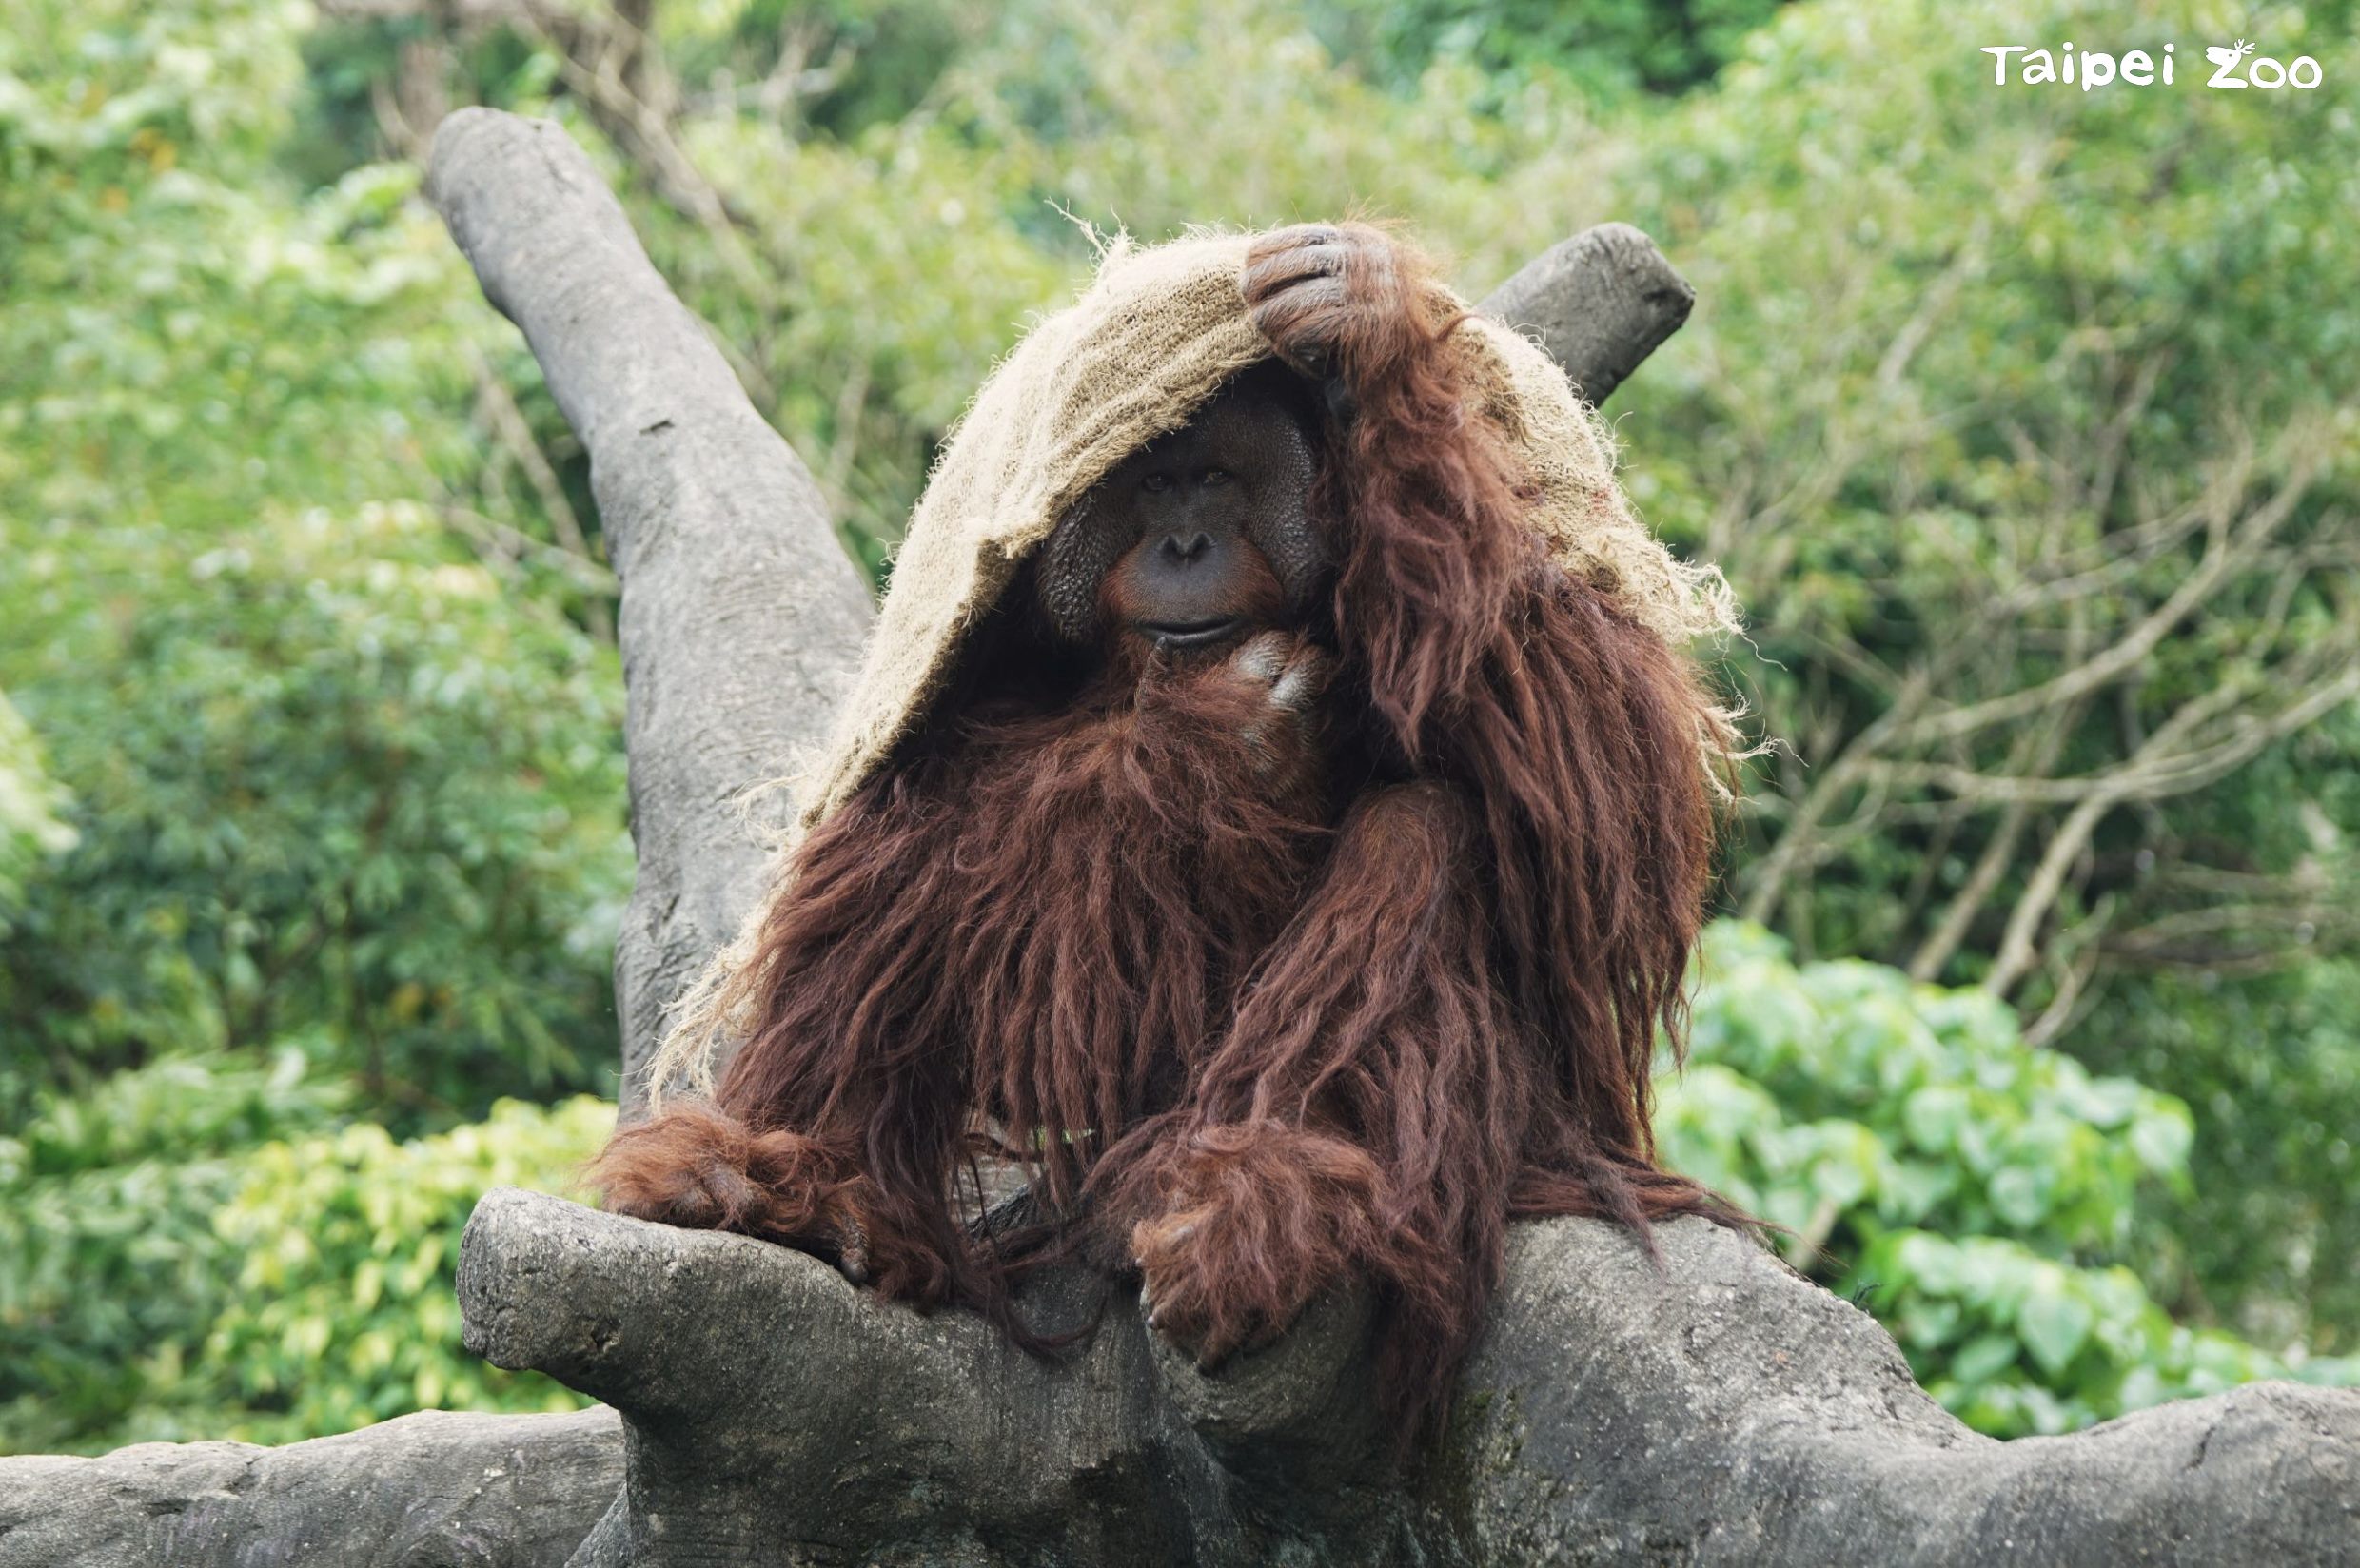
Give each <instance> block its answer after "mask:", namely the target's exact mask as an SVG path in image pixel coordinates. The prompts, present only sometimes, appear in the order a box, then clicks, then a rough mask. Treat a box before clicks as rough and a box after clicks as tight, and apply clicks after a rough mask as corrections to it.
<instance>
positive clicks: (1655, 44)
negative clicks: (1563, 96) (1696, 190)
mask: <svg viewBox="0 0 2360 1568" xmlns="http://www.w3.org/2000/svg"><path fill="white" fill-rule="evenodd" d="M1784 3H1785V0H1679V3H1677V4H1672V3H1666V0H1603V3H1594V4H1587V5H1579V6H1567V5H1563V4H1558V3H1556V0H1408V3H1406V4H1401V3H1397V0H1384V3H1378V0H1342V3H1340V4H1338V5H1337V6H1336V8H1335V9H1336V10H1337V12H1338V16H1337V18H1336V23H1335V25H1334V26H1332V27H1331V29H1328V30H1329V31H1330V32H1331V34H1332V35H1334V36H1335V37H1336V39H1337V42H1338V43H1339V44H1340V46H1341V52H1342V54H1343V56H1344V57H1345V58H1347V59H1352V58H1355V57H1356V56H1358V55H1360V54H1362V53H1364V52H1365V53H1366V54H1367V56H1368V57H1369V58H1370V60H1371V62H1372V63H1373V64H1374V66H1375V67H1376V69H1377V72H1378V74H1379V76H1380V77H1381V78H1383V79H1387V80H1390V81H1394V82H1409V81H1414V80H1415V79H1416V78H1417V77H1418V75H1419V74H1420V73H1421V72H1422V71H1424V70H1425V69H1426V68H1427V67H1428V66H1429V65H1430V64H1431V63H1432V62H1433V61H1435V60H1436V59H1438V58H1439V59H1446V60H1455V61H1463V62H1465V63H1466V64H1468V65H1471V66H1473V67H1475V68H1476V69H1478V70H1480V71H1481V72H1482V73H1483V76H1484V79H1485V81H1486V83H1488V84H1490V91H1491V92H1492V93H1493V94H1497V95H1500V96H1506V95H1507V94H1509V93H1512V92H1514V91H1515V90H1517V89H1518V88H1523V87H1524V86H1525V85H1527V84H1528V83H1530V82H1531V81H1532V80H1533V79H1534V78H1536V77H1538V78H1541V79H1543V80H1550V79H1562V80H1564V81H1566V82H1568V83H1570V84H1572V85H1574V86H1576V87H1578V88H1583V89H1587V90H1589V91H1593V92H1599V93H1605V94H1623V93H1627V92H1629V91H1631V90H1632V89H1633V88H1644V89H1646V90H1648V91H1651V92H1680V91H1683V90H1685V89H1687V88H1693V87H1696V86H1698V85H1699V84H1701V83H1703V82H1706V81H1709V80H1711V78H1712V76H1713V74H1714V73H1715V72H1716V71H1718V70H1720V69H1721V67H1722V66H1724V65H1726V64H1727V63H1728V62H1729V60H1730V59H1731V58H1732V57H1734V56H1735V55H1736V54H1737V52H1738V50H1739V49H1740V47H1741V45H1742V44H1743V43H1744V41H1745V37H1746V35H1747V34H1748V33H1749V32H1751V31H1752V30H1753V29H1755V28H1758V27H1760V25H1761V24H1762V23H1764V22H1766V21H1768V20H1769V19H1770V17H1771V15H1772V13H1773V12H1775V11H1776V10H1778V9H1779V7H1780V5H1782V4H1784ZM1355 46H1357V47H1355Z"/></svg>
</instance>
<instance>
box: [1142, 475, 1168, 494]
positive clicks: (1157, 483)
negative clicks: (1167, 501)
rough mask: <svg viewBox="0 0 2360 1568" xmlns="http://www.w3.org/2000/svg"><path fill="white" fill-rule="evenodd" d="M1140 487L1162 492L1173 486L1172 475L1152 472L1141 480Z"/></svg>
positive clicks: (1153, 491)
mask: <svg viewBox="0 0 2360 1568" xmlns="http://www.w3.org/2000/svg"><path fill="white" fill-rule="evenodd" d="M1139 488H1140V489H1142V490H1146V491H1150V492H1151V493H1158V494H1160V493H1161V492H1163V491H1166V490H1169V489H1170V488H1171V476H1170V474H1150V475H1149V476H1148V477H1147V478H1145V479H1143V480H1140V481H1139Z"/></svg>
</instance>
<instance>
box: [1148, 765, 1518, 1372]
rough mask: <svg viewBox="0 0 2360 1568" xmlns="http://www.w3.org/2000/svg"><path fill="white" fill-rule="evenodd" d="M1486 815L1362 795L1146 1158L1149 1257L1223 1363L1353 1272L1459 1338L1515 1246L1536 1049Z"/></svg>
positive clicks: (1398, 793)
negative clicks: (1529, 1043) (1531, 1055)
mask: <svg viewBox="0 0 2360 1568" xmlns="http://www.w3.org/2000/svg"><path fill="white" fill-rule="evenodd" d="M1472 833H1473V830H1472V826H1471V824H1470V823H1469V821H1468V820H1467V812H1466V808H1465V805H1464V804H1463V803H1462V802H1460V801H1459V800H1458V799H1456V798H1455V797H1453V796H1452V795H1451V794H1449V793H1448V792H1447V791H1446V790H1444V789H1443V788H1441V787H1439V786H1434V785H1425V784H1413V785H1401V786H1394V787H1391V788H1387V789H1385V790H1382V791H1379V792H1377V793H1375V794H1370V795H1368V796H1366V797H1364V798H1363V799H1362V800H1361V801H1360V802H1358V803H1357V804H1356V805H1355V806H1354V807H1353V809H1352V811H1351V813H1350V814H1349V815H1348V816H1347V819H1346V822H1345V825H1344V827H1343V829H1342V831H1341V833H1340V834H1339V837H1338V841H1337V843H1336V846H1335V849H1334V852H1333V853H1332V855H1331V856H1330V859H1329V862H1328V867H1327V869H1326V872H1325V873H1324V875H1323V877H1322V879H1321V881H1320V884H1319V885H1318V887H1317V888H1316V889H1315V890H1314V892H1313V893H1312V895H1311V896H1310V898H1309V899H1308V901H1307V902H1306V904H1305V906H1304V908H1303V910H1302V911H1301V912H1300V913H1299V914H1298V915H1297V917H1296V918H1295V920H1294V921H1293V922H1292V924H1290V925H1289V927H1288V931H1286V933H1285V934H1284V935H1283V936H1282V937H1281V939H1280V941H1279V942H1278V944H1277V945H1276V946H1275V947H1274V948H1273V949H1272V950H1271V951H1270V953H1269V955H1268V957H1267V958H1266V959H1265V961H1264V962H1263V964H1262V965H1261V966H1260V968H1259V969H1258V970H1257V971H1256V974H1255V976H1254V978H1253V980H1252V982H1251V983H1250V985H1249V990H1248V991H1247V993H1246V995H1245V997H1244V999H1243V1001H1242V1002H1241V1004H1240V1007H1239V1009H1238V1012H1237V1016H1236V1021H1235V1024H1234V1027H1233V1029H1232V1030H1231V1032H1230V1034H1229V1038H1228V1039H1227V1040H1226V1041H1225V1042H1223V1044H1222V1045H1221V1047H1220V1049H1218V1050H1217V1051H1216V1052H1215V1053H1214V1055H1213V1057H1212V1059H1211V1060H1210V1062H1209V1063H1208V1064H1207V1065H1206V1067H1205V1069H1204V1071H1203V1073H1202V1074H1201V1075H1200V1078H1199V1081H1198V1084H1197V1086H1196V1090H1195V1096H1194V1100H1193V1104H1192V1107H1191V1108H1190V1114H1188V1115H1186V1116H1184V1117H1180V1118H1176V1119H1175V1122H1174V1125H1173V1126H1172V1127H1171V1128H1170V1131H1169V1132H1168V1133H1167V1135H1166V1136H1165V1137H1164V1138H1163V1139H1162V1140H1161V1142H1160V1144H1159V1147H1157V1148H1156V1149H1155V1150H1153V1151H1152V1152H1151V1153H1150V1154H1149V1155H1147V1156H1146V1157H1145V1158H1144V1160H1143V1162H1142V1164H1143V1167H1144V1168H1143V1172H1142V1175H1143V1177H1144V1178H1145V1179H1144V1180H1143V1181H1142V1182H1141V1183H1140V1184H1139V1185H1138V1186H1137V1187H1136V1188H1134V1190H1139V1191H1141V1192H1142V1193H1143V1196H1145V1197H1146V1199H1147V1201H1146V1202H1144V1203H1143V1204H1142V1207H1143V1208H1144V1209H1145V1211H1146V1212H1147V1215H1148V1217H1147V1218H1145V1219H1143V1220H1141V1221H1140V1222H1139V1223H1138V1224H1137V1225H1135V1227H1134V1228H1133V1230H1132V1232H1131V1249H1132V1253H1133V1255H1134V1256H1135V1257H1136V1258H1137V1259H1138V1261H1139V1264H1140V1267H1141V1270H1142V1272H1143V1274H1144V1276H1145V1288H1146V1290H1147V1293H1148V1296H1149V1299H1150V1303H1151V1309H1152V1311H1153V1314H1154V1320H1155V1323H1156V1324H1157V1326H1158V1327H1159V1328H1162V1329H1163V1330H1165V1331H1166V1332H1168V1333H1170V1335H1172V1336H1173V1337H1174V1338H1175V1339H1178V1340H1180V1341H1181V1342H1182V1343H1188V1344H1190V1345H1192V1346H1193V1347H1194V1348H1195V1349H1196V1351H1197V1353H1198V1356H1199V1358H1200V1360H1203V1361H1204V1362H1208V1363H1210V1362H1216V1361H1218V1360H1219V1359H1220V1358H1222V1357H1223V1356H1225V1355H1227V1354H1228V1353H1229V1352H1230V1351H1232V1350H1234V1349H1237V1348H1239V1347H1240V1346H1244V1345H1250V1344H1253V1343H1259V1342H1261V1341H1264V1340H1267V1339H1269V1338H1271V1337H1273V1336H1275V1335H1276V1334H1277V1333H1279V1332H1280V1331H1281V1330H1283V1329H1284V1328H1285V1327H1286V1326H1287V1325H1288V1323H1289V1322H1291V1321H1292V1320H1293V1318H1294V1316H1295V1315H1296V1313H1298V1312H1299V1311H1300V1310H1301V1309H1302V1308H1303V1306H1304V1305H1305V1304H1306V1303H1308V1302H1309V1301H1310V1300H1311V1298H1312V1297H1314V1296H1315V1295H1317V1294H1318V1293H1319V1292H1321V1291H1322V1290H1324V1289H1327V1288H1328V1287H1329V1286H1331V1285H1333V1284H1336V1283H1338V1281H1339V1280H1342V1279H1344V1278H1347V1277H1350V1276H1358V1277H1362V1278H1371V1279H1374V1280H1377V1281H1379V1282H1382V1283H1384V1284H1388V1285H1390V1286H1391V1287H1393V1290H1394V1292H1395V1293H1396V1300H1397V1302H1398V1303H1399V1304H1400V1306H1401V1308H1402V1309H1403V1310H1405V1311H1406V1312H1407V1313H1409V1314H1411V1315H1412V1316H1413V1317H1414V1318H1416V1319H1419V1320H1421V1321H1423V1322H1425V1323H1428V1324H1429V1325H1430V1326H1431V1327H1432V1329H1433V1330H1435V1331H1436V1332H1437V1333H1438V1334H1440V1335H1441V1336H1442V1337H1443V1339H1444V1340H1446V1341H1448V1340H1451V1339H1454V1338H1455V1337H1456V1336H1457V1335H1458V1334H1459V1333H1460V1332H1461V1331H1462V1330H1463V1329H1465V1327H1466V1326H1467V1325H1465V1324H1464V1323H1460V1322H1459V1321H1458V1320H1459V1319H1460V1317H1461V1316H1462V1315H1463V1313H1464V1312H1465V1310H1469V1309H1466V1308H1463V1306H1462V1305H1461V1303H1465V1302H1467V1301H1469V1300H1471V1299H1472V1296H1471V1293H1470V1291H1469V1288H1468V1284H1469V1282H1468V1279H1467V1275H1468V1272H1469V1270H1470V1268H1476V1269H1480V1268H1482V1267H1483V1266H1484V1264H1483V1262H1482V1260H1484V1259H1485V1258H1490V1257H1495V1256H1496V1254H1497V1249H1498V1245H1499V1237H1500V1232H1501V1230H1502V1228H1503V1227H1504V1225H1505V1208H1506V1195H1507V1191H1508V1188H1509V1186H1510V1185H1511V1183H1512V1181H1513V1179H1514V1176H1515V1173H1516V1169H1517V1166H1518V1162H1519V1154H1520V1149H1519V1144H1520V1142H1521V1136H1522V1128H1523V1122H1522V1109H1523V1107H1524V1105H1525V1104H1526V1103H1527V1086H1526V1082H1525V1079H1524V1076H1523V1071H1524V1056H1523V1055H1522V1054H1521V1053H1520V1052H1519V1050H1518V1049H1517V1048H1516V1043H1515V1042H1516V1038H1517V1037H1516V1033H1515V1030H1514V1029H1513V1027H1512V1025H1511V1024H1510V1022H1509V1020H1508V1019H1507V1018H1506V1017H1505V1016H1504V1015H1503V1009H1502V1005H1501V1003H1500V1001H1499V1000H1498V994H1497V990H1496V988H1495V986H1494V985H1493V983H1492V980H1491V974H1490V969H1491V961H1490V956H1489V946H1490V938H1489V931H1488V928H1487V926H1486V923H1485V919H1484V915H1483V910H1482V905H1481V901H1480V898H1479V897H1478V889H1477V887H1476V885H1475V880H1474V877H1473V875H1472V874H1471V872H1470V870H1469V867H1470V864H1471V859H1472V857H1471V855H1470V853H1469V842H1470V839H1471V837H1472Z"/></svg>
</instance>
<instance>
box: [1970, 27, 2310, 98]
mask: <svg viewBox="0 0 2360 1568" xmlns="http://www.w3.org/2000/svg"><path fill="white" fill-rule="evenodd" d="M1983 52H1984V53H1985V54H1988V55H1990V56H1991V57H1992V81H1993V83H1994V84H1995V85H1996V86H1999V87H2003V88H2004V87H2009V86H2012V85H2016V84H2021V85H2023V86H2025V87H2032V88H2036V87H2046V86H2049V85H2052V84H2055V85H2056V86H2060V87H2078V88H2080V89H2081V90H2082V91H2084V92H2095V90H2097V89H2098V88H2104V87H2113V86H2114V85H2115V84H2117V83H2119V84H2122V85H2124V86H2127V87H2134V88H2147V87H2167V88H2168V87H2171V86H2172V85H2173V72H2174V68H2175V67H2176V66H2177V65H2178V63H2179V62H2178V59H2177V53H2178V51H2177V49H2175V48H2174V46H2173V45H2170V44H2166V45H2164V46H2163V54H2162V56H2161V58H2157V57H2156V56H2154V55H2152V54H2150V53H2148V52H2147V51H2146V50H2145V49H2130V50H2128V51H2126V52H2124V53H2123V54H2121V55H2119V56H2117V55H2113V54H2108V53H2106V52H2104V51H2103V50H2100V49H2082V50H2080V51H2078V52H2075V49H2074V46H2073V45H2071V44H2066V45H2065V46H2063V47H2062V48H2061V49H2056V50H2055V51H2051V50H2049V49H2036V48H2035V47H2033V46H2032V45H2029V44H1986V45H1984V46H1983ZM2019 56H2020V58H2019ZM2204 58H2205V63H2206V67H2207V69H2209V70H2210V72H2211V74H2209V75H2203V76H2199V75H2197V74H2196V73H2195V72H2193V70H2192V72H2191V73H2190V76H2189V80H2190V81H2192V82H2193V81H2199V80H2200V81H2202V83H2203V84H2204V86H2206V87H2208V88H2227V89H2229V90H2231V91H2236V92H2242V91H2244V90H2245V89H2246V88H2261V89H2262V90H2263V91H2265V92H2274V91H2276V90H2278V89H2279V88H2296V89H2298V90H2300V91H2304V92H2308V91H2310V90H2311V88H2315V87H2317V86H2318V85H2319V84H2320V82H2321V81H2323V80H2325V73H2324V72H2323V71H2321V70H2320V69H2319V62H2318V61H2316V60H2314V59H2312V58H2311V56H2310V55H2308V54H2298V55H2296V56H2295V57H2294V58H2293V59H2291V60H2288V61H2278V60H2273V59H2272V58H2271V57H2270V56H2269V55H2267V54H2256V53H2254V52H2253V46H2252V44H2250V43H2248V42H2246V40H2244V39H2242V38H2240V39H2238V40H2237V41H2236V42H2235V43H2234V44H2208V45H2206V46H2205V50H2204Z"/></svg>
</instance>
